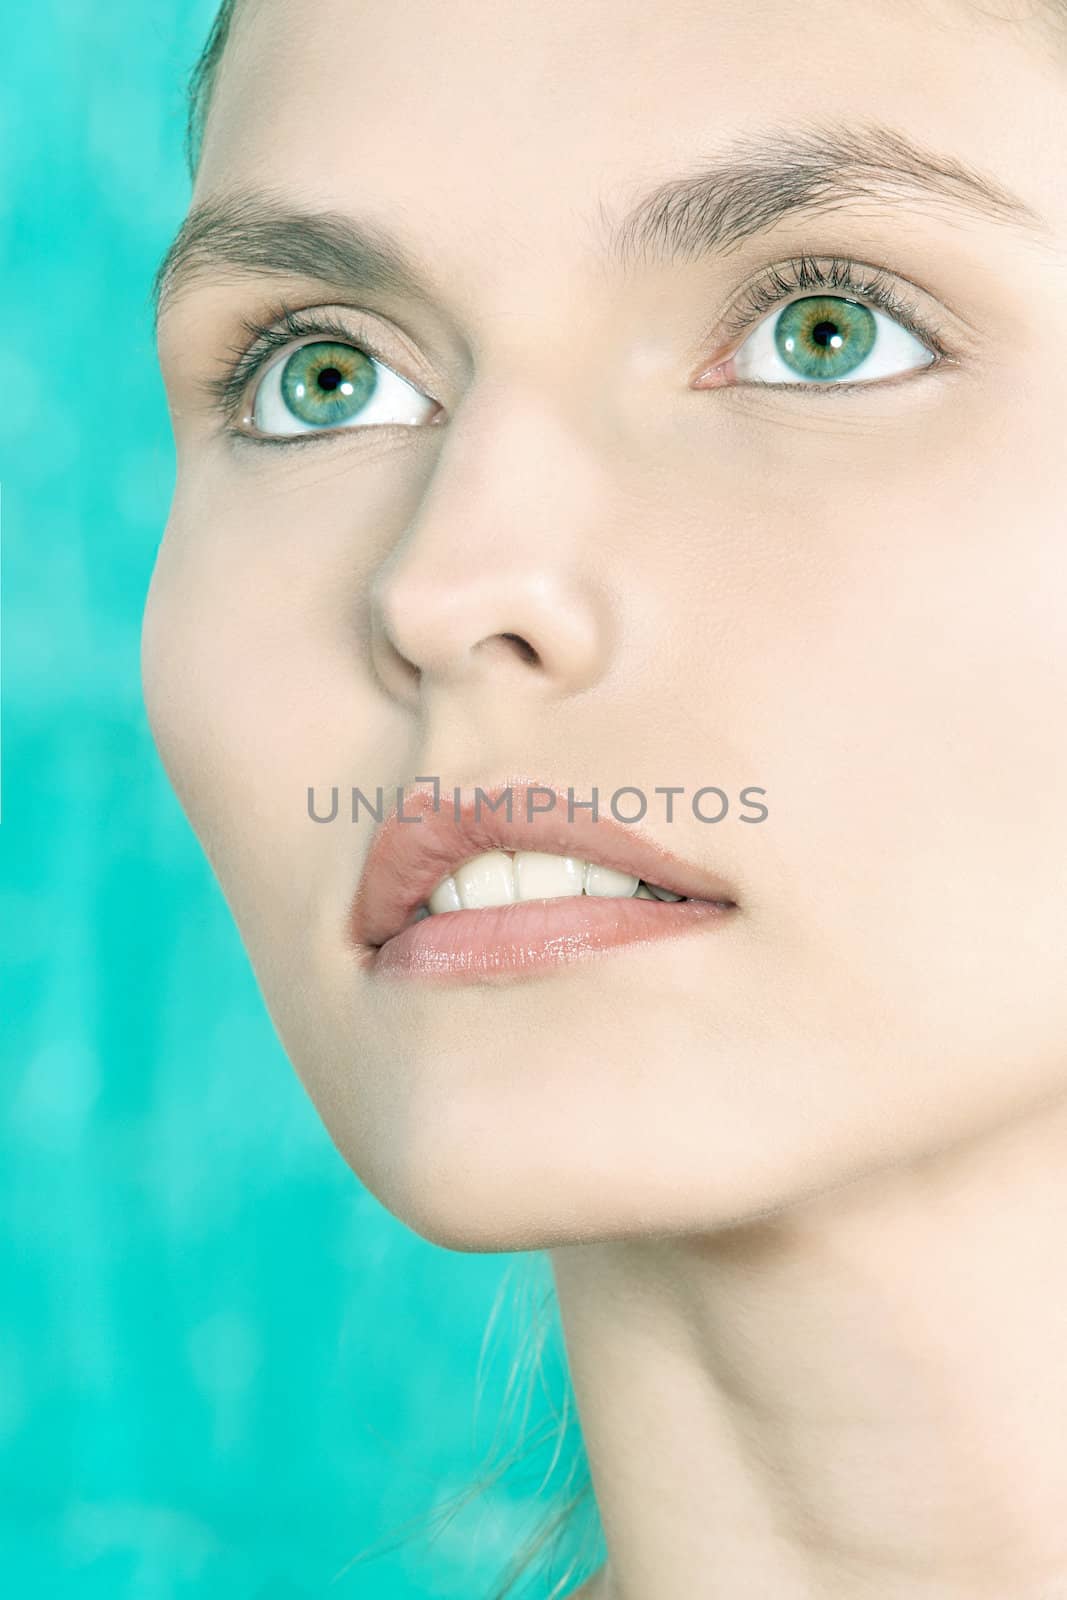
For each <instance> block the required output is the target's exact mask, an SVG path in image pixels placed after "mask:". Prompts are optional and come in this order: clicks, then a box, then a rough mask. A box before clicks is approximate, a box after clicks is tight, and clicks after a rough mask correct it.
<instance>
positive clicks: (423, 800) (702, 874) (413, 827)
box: [350, 781, 736, 947]
mask: <svg viewBox="0 0 1067 1600" xmlns="http://www.w3.org/2000/svg"><path fill="white" fill-rule="evenodd" d="M479 788H480V791H481V795H482V796H487V797H488V799H489V801H492V802H495V801H497V800H498V799H499V798H500V797H501V796H502V794H503V792H504V790H505V789H510V790H511V791H512V802H511V812H512V820H511V821H509V820H508V817H507V814H506V812H505V811H492V810H489V809H488V806H487V804H486V800H485V799H481V801H480V806H479V815H478V816H477V818H476V817H475V794H474V792H473V790H472V791H471V792H470V793H469V795H468V794H467V793H465V792H464V791H462V790H461V791H460V794H459V804H458V806H457V805H456V804H455V801H454V797H453V795H451V794H448V793H447V792H442V794H441V798H440V804H439V806H438V809H437V810H434V805H433V801H434V796H433V792H432V790H428V789H413V790H408V791H407V792H406V793H405V794H404V797H403V806H402V815H401V809H393V810H391V811H390V812H389V814H388V815H387V816H386V817H385V819H384V820H383V821H382V823H381V824H380V826H379V827H378V829H377V831H376V832H375V835H374V838H373V840H372V841H371V846H370V849H369V850H368V852H367V857H366V860H365V862H364V864H363V872H362V875H361V877H360V881H359V887H358V888H357V890H356V894H355V897H354V899H353V902H352V910H351V919H350V929H351V934H352V937H353V939H354V940H355V941H356V942H357V943H358V944H361V945H369V946H372V947H374V946H379V945H382V944H384V943H385V942H386V940H387V939H391V938H393V937H394V936H395V935H396V934H398V933H399V932H400V931H401V930H402V929H403V928H404V927H405V926H406V924H407V922H408V920H409V919H410V917H411V915H412V913H413V912H414V911H416V910H417V908H418V907H419V906H420V905H423V904H425V902H426V901H427V900H428V899H429V897H430V895H431V894H432V893H433V891H434V889H435V888H436V887H437V885H438V884H439V883H440V881H441V879H442V878H444V877H446V876H448V875H449V874H450V873H453V872H455V870H456V868H457V867H459V866H461V865H462V864H463V862H465V861H469V860H470V858H471V857H472V856H476V855H480V854H481V853H482V851H485V850H541V851H547V852H548V853H549V854H552V855H568V856H578V857H580V858H581V859H582V860H584V861H593V862H596V863H597V864H598V865H599V866H603V867H614V868H616V869H617V870H618V871H620V872H628V873H630V874H631V875H632V876H634V877H637V878H643V879H644V880H645V882H646V883H654V884H657V885H658V886H659V887H660V888H662V889H670V890H671V891H672V892H673V893H675V894H678V895H683V896H685V897H686V898H687V899H694V900H720V901H726V902H728V903H729V904H731V905H732V904H735V903H736V901H735V896H734V893H733V890H732V889H731V887H730V885H729V884H728V883H727V882H726V881H725V879H723V878H721V877H719V876H717V875H715V874H713V873H710V872H708V871H706V870H705V869H703V868H701V867H695V866H692V865H690V864H689V863H688V862H685V861H681V860H679V859H678V857H677V856H673V855H671V854H670V852H669V851H667V850H665V849H664V848H663V846H662V845H659V844H656V843H654V842H653V841H652V840H651V839H650V838H649V837H648V835H647V834H641V833H639V832H637V831H635V826H636V825H635V824H632V823H630V824H628V823H620V822H617V821H616V820H615V819H614V818H613V817H611V816H610V815H609V816H604V815H603V814H602V813H601V811H600V797H599V795H598V815H597V818H596V820H595V821H594V819H593V816H592V813H591V812H590V811H589V810H577V809H576V810H575V811H574V819H573V821H569V820H568V816H567V795H566V792H565V791H562V790H559V789H557V788H556V787H555V786H554V785H553V784H547V783H546V784H540V783H539V784H536V785H534V784H531V783H528V782H525V781H524V782H523V783H521V784H520V783H514V782H513V783H510V784H501V785H498V786H496V787H494V788H490V787H488V786H486V785H480V786H479ZM528 788H537V789H538V790H541V791H544V790H551V792H552V794H553V795H554V796H555V804H554V806H553V808H552V809H551V810H546V811H543V812H536V813H535V814H534V815H533V816H532V817H531V819H530V820H529V821H527V818H526V790H527V789H528ZM586 799H587V797H586V796H585V795H581V794H575V805H576V806H577V805H578V804H580V803H581V802H582V801H584V800H586ZM544 803H545V801H544V795H543V793H542V795H541V796H540V798H538V800H537V804H544ZM457 812H458V815H457ZM412 818H417V819H418V820H417V821H413V820H411V819H412Z"/></svg>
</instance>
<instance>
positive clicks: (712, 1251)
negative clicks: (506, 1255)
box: [551, 1107, 1067, 1600]
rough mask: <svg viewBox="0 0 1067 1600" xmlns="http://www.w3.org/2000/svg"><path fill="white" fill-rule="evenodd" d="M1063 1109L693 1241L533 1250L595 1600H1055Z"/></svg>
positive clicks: (1063, 1570)
mask: <svg viewBox="0 0 1067 1600" xmlns="http://www.w3.org/2000/svg"><path fill="white" fill-rule="evenodd" d="M1065 1150H1067V1108H1062V1107H1056V1108H1053V1109H1046V1110H1045V1111H1044V1112H1043V1114H1042V1115H1041V1117H1039V1118H1037V1117H1035V1118H1033V1119H1031V1120H1028V1121H1026V1122H1020V1123H1017V1124H1014V1125H1013V1126H1012V1127H1011V1128H1010V1129H1001V1130H1000V1131H999V1132H998V1134H997V1136H996V1138H995V1139H987V1140H985V1141H984V1142H983V1143H982V1144H980V1145H970V1146H968V1147H966V1148H965V1149H964V1148H960V1149H958V1150H956V1151H953V1152H951V1153H942V1154H940V1155H939V1156H937V1157H936V1158H931V1159H928V1160H924V1161H922V1162H917V1163H915V1164H913V1165H909V1166H904V1167H898V1168H897V1169H895V1170H894V1171H892V1172H891V1173H889V1174H888V1175H887V1174H882V1175H880V1176H879V1177H877V1178H868V1179H866V1180H864V1182H862V1183H856V1184H852V1185H849V1186H847V1187H845V1188H841V1189H838V1190H836V1191H833V1192H831V1193H828V1194H824V1195H821V1196H820V1197H818V1199H816V1200H814V1201H808V1202H806V1203H805V1204H804V1205H803V1206H801V1207H798V1208H796V1209H795V1210H794V1211H792V1212H790V1213H788V1214H786V1213H782V1214H779V1215H776V1216H774V1217H773V1218H771V1219H767V1218H761V1219H760V1220H758V1221H756V1222H753V1223H751V1224H744V1225H740V1226H736V1227H733V1228H730V1229H728V1230H726V1231H723V1232H720V1233H717V1234H714V1235H710V1236H691V1237H686V1238H684V1239H683V1238H679V1239H673V1240H670V1239H662V1238H661V1239H648V1240H633V1241H630V1240H628V1241H622V1242H608V1243H603V1244H595V1245H575V1246H568V1247H564V1248H557V1249H555V1250H553V1251H552V1252H551V1256H552V1264H553V1271H554V1274H555V1279H556V1287H557V1291H558V1295H559V1303H560V1314H561V1319H562V1326H563V1331H564V1335H565V1338H566V1344H567V1352H568V1362H569V1366H570V1372H571V1377H572V1381H573V1384H574V1391H575V1397H576V1400H577V1404H578V1411H579V1415H580V1418H581V1423H582V1432H583V1436H584V1439H585V1445H586V1450H587V1453H588V1457H589V1463H590V1471H591V1474H592V1479H593V1487H594V1490H595V1492H596V1498H597V1504H598V1508H599V1511H600V1518H601V1522H602V1524H603V1528H604V1535H605V1540H606V1544H607V1550H608V1561H607V1564H606V1567H605V1568H604V1569H602V1571H601V1573H600V1574H599V1575H598V1577H597V1579H596V1580H595V1582H594V1584H593V1585H592V1586H591V1587H590V1588H589V1589H583V1590H582V1593H583V1595H587V1594H588V1595H589V1596H590V1597H592V1596H594V1595H595V1596H596V1600H652V1597H655V1600H694V1597H697V1596H699V1597H700V1600H736V1597H737V1596H738V1595H750V1594H752V1595H755V1594H759V1595H771V1594H773V1595H774V1597H775V1600H816V1597H818V1600H823V1597H830V1596H840V1595H842V1594H848V1595H850V1596H853V1595H854V1596H859V1595H862V1596H864V1597H865V1600H867V1597H870V1600H916V1597H917V1596H919V1595H921V1596H922V1600H986V1597H988V1600H1004V1597H1005V1596H1006V1595H1010V1596H1011V1597H1012V1600H1067V1445H1065V1444H1064V1439H1065V1437H1067V1285H1065V1282H1064V1279H1065V1277H1067V1250H1065V1249H1064V1242H1063V1235H1064V1218H1065V1214H1067V1160H1065V1157H1064V1152H1065Z"/></svg>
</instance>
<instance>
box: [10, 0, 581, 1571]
mask: <svg viewBox="0 0 1067 1600" xmlns="http://www.w3.org/2000/svg"><path fill="white" fill-rule="evenodd" d="M212 12H213V6H212V5H211V4H206V3H193V0H185V3H173V4H172V3H167V4H163V3H153V0H112V3H110V4H102V3H101V0H38V3H36V4H34V5H33V6H30V7H26V8H24V9H23V8H20V9H19V16H18V19H17V21H15V20H14V19H12V20H13V25H12V26H11V27H9V28H8V29H7V30H6V33H5V38H4V62H3V67H2V74H3V98H2V102H0V172H2V178H3V184H2V192H3V195H4V206H3V211H2V222H0V229H2V234H0V238H2V243H0V261H2V266H3V280H4V310H5V317H4V321H5V331H4V336H3V339H2V340H0V452H2V454H0V485H2V538H0V620H2V636H0V659H2V691H0V706H2V728H0V737H2V774H0V776H2V820H0V984H2V990H0V1006H2V1012H0V1017H2V1046H0V1048H2V1061H0V1065H2V1073H3V1076H2V1084H3V1095H2V1099H0V1118H2V1124H0V1145H2V1148H0V1173H2V1178H0V1588H2V1592H3V1593H4V1594H5V1595H11V1596H13V1597H14V1596H18V1597H19V1600H23V1597H27V1600H30V1597H32V1600H48V1597H52V1596H62V1597H64V1600H66V1597H67V1596H70V1597H71V1600H74V1597H77V1600H97V1597H99V1600H105V1597H106V1600H117V1597H122V1600H126V1597H130V1600H171V1597H177V1596H182V1597H186V1596H196V1597H198V1600H199V1597H212V1600H214V1597H219V1600H222V1597H225V1600H297V1597H306V1596H312V1595H319V1594H325V1593H327V1592H328V1593H329V1594H330V1595H332V1596H343V1595H373V1596H374V1597H376V1600H400V1597H405V1600H406V1597H409V1596H420V1597H421V1596H428V1595H430V1596H440V1597H447V1596H456V1597H457V1600H458V1597H463V1600H473V1597H474V1596H478V1595H482V1594H487V1593H488V1592H489V1591H488V1584H489V1581H490V1579H491V1578H493V1577H495V1576H496V1575H497V1573H498V1572H499V1570H500V1568H501V1566H502V1564H503V1563H504V1562H505V1560H506V1558H507V1557H508V1556H510V1555H511V1554H512V1553H513V1552H514V1550H515V1549H516V1547H517V1545H518V1544H519V1543H520V1542H521V1539H522V1537H523V1536H524V1535H525V1533H526V1532H528V1531H529V1530H530V1529H531V1528H532V1527H535V1526H537V1525H538V1524H539V1522H540V1520H541V1516H542V1515H543V1513H544V1511H545V1509H546V1506H547V1501H546V1496H545V1493H542V1494H540V1495H538V1492H537V1491H538V1485H539V1482H540V1477H541V1475H542V1474H543V1472H544V1470H545V1468H546V1466H547V1465H548V1463H549V1461H550V1458H551V1452H550V1451H549V1452H547V1453H546V1452H541V1453H540V1454H538V1455H537V1456H535V1457H534V1458H531V1459H532V1462H533V1463H534V1465H532V1466H531V1468H530V1470H529V1471H527V1472H526V1473H525V1475H523V1474H518V1475H515V1474H512V1475H510V1476H509V1478H508V1479H506V1480H505V1482H504V1483H503V1484H502V1485H501V1486H500V1487H498V1488H497V1489H496V1490H495V1491H494V1492H493V1493H492V1494H491V1495H490V1496H489V1497H487V1499H486V1501H485V1502H483V1506H484V1509H483V1510H482V1511H481V1512H479V1511H478V1510H477V1508H476V1507H475V1508H472V1509H471V1510H470V1511H468V1512H466V1513H464V1514H462V1515H461V1516H460V1517H459V1518H457V1520H456V1521H455V1522H454V1523H453V1524H452V1525H451V1527H450V1528H448V1529H447V1531H446V1532H445V1533H443V1534H442V1535H441V1536H440V1537H438V1538H437V1539H436V1540H435V1541H434V1542H433V1543H429V1542H427V1540H426V1539H425V1538H423V1539H419V1538H416V1539H414V1540H412V1541H410V1542H408V1543H407V1544H403V1545H401V1547H400V1548H399V1549H398V1550H395V1551H393V1552H392V1553H389V1554H386V1555H383V1556H381V1557H380V1558H378V1559H375V1560H373V1561H367V1562H364V1563H362V1564H361V1565H358V1566H356V1567H354V1568H353V1569H352V1570H351V1572H350V1573H349V1574H348V1575H347V1576H346V1577H344V1578H339V1579H338V1581H337V1582H335V1583H333V1584H332V1585H331V1584H330V1580H331V1578H333V1577H334V1575H335V1574H337V1573H338V1572H339V1571H340V1569H342V1568H343V1566H344V1564H345V1563H346V1562H347V1561H348V1560H350V1558H351V1557H352V1556H353V1555H355V1554H356V1553H357V1552H358V1551H359V1550H361V1549H362V1548H364V1547H365V1546H366V1545H368V1544H371V1543H373V1542H374V1541H375V1540H377V1539H379V1538H381V1537H382V1536H383V1535H386V1534H387V1533H389V1531H390V1530H391V1529H393V1528H394V1527H395V1526H396V1525H397V1524H399V1523H401V1522H402V1521H403V1520H404V1519H405V1518H408V1517H410V1516H414V1515H415V1514H417V1513H420V1512H425V1511H426V1510H428V1509H429V1508H430V1507H431V1506H432V1505H433V1504H434V1503H435V1502H436V1501H437V1500H438V1499H439V1497H440V1496H442V1495H447V1494H448V1493H449V1492H450V1491H452V1490H455V1489H458V1488H461V1487H462V1486H463V1485H464V1484H466V1483H467V1482H468V1481H470V1480H471V1478H472V1477H473V1476H474V1475H475V1473H476V1472H477V1469H478V1467H479V1465H480V1464H481V1463H482V1461H483V1457H484V1455H485V1451H486V1449H487V1447H488V1445H489V1443H490V1441H491V1436H492V1434H493V1431H494V1428H495V1425H496V1422H497V1420H498V1418H499V1414H500V1407H501V1402H502V1399H503V1392H504V1384H505V1382H506V1378H507V1369H508V1364H509V1361H510V1358H511V1355H512V1353H513V1351H514V1347H515V1340H516V1337H517V1334H518V1332H519V1331H520V1330H521V1328H522V1327H523V1326H524V1325H525V1321H524V1317H525V1313H524V1312H523V1311H522V1304H521V1302H520V1303H519V1304H518V1305H517V1306H516V1310H515V1315H514V1317H513V1318H511V1317H509V1312H508V1306H509V1305H511V1304H512V1302H511V1301H510V1300H508V1299H505V1300H504V1301H503V1302H502V1304H503V1310H502V1311H501V1320H500V1322H499V1323H498V1328H500V1329H502V1330H503V1332H502V1335H501V1336H500V1337H499V1338H497V1337H495V1336H494V1340H493V1341H491V1342H490V1346H489V1355H488V1358H487V1359H488V1361H489V1366H488V1369H487V1383H486V1389H485V1394H484V1398H483V1400H482V1405H481V1411H480V1413H479V1418H480V1420H479V1425H478V1428H477V1429H476V1430H475V1429H474V1428H473V1427H472V1418H473V1413H474V1403H475V1398H476V1388H477V1385H476V1377H477V1367H478V1357H479V1350H480V1347H481V1344H482V1338H483V1334H484V1332H485V1330H486V1324H487V1320H488V1318H489V1315H490V1312H491V1310H492V1308H493V1305H494V1303H495V1300H496V1296H497V1292H498V1290H504V1291H506V1290H507V1284H505V1283H504V1282H503V1281H502V1280H503V1275H504V1273H505V1272H506V1271H508V1270H510V1269H512V1268H516V1269H519V1273H520V1276H519V1279H518V1282H519V1283H520V1284H521V1282H522V1281H523V1279H522V1273H524V1272H526V1271H527V1270H528V1269H534V1270H537V1271H539V1272H540V1271H541V1270H542V1269H543V1271H544V1273H545V1274H546V1275H547V1263H546V1261H545V1258H543V1257H528V1258H518V1257H508V1256H476V1255H463V1254H459V1253H453V1252H449V1251H445V1250H442V1249H439V1248H437V1247H435V1246H431V1245H429V1244H427V1243H426V1242H425V1241H423V1240H420V1239H419V1238H417V1237H416V1236H415V1235H413V1234H412V1233H410V1232H409V1231H408V1230H407V1229H406V1228H404V1227H403V1226H402V1225H401V1224H399V1223H397V1222H396V1221H395V1220H394V1219H393V1218H392V1217H391V1216H390V1215H389V1214H388V1213H387V1212H386V1211H385V1210H384V1209H383V1208H382V1207H381V1206H380V1204H379V1203H378V1202H377V1201H376V1200H375V1199H374V1198H373V1197H372V1196H371V1195H369V1194H368V1193H367V1192H366V1191H365V1190H364V1189H363V1187H362V1186H361V1184H360V1183H359V1182H358V1180H357V1179H356V1178H355V1176H354V1175H353V1174H352V1173H351V1172H350V1171H349V1169H348V1168H347V1167H346V1166H345V1165H344V1163H343V1162H342V1161H341V1158H340V1157H339V1156H338V1154H337V1153H336V1151H335V1150H334V1148H333V1145H332V1144H331V1142H330V1141H329V1139H328V1138H327V1136H326V1133H325V1132H324V1130H323V1128H322V1126H321V1124H320V1123H319V1121H318V1118H317V1116H316V1114H315V1112H314V1110H313V1108H312V1106H311V1103H310V1101H309V1100H308V1099H307V1097H306V1095H305V1093H304V1091H303V1089H302V1088H301V1087H300V1085H299V1083H298V1080H297V1078H296V1076H295V1074H294V1072H293V1071H292V1069H291V1067H290V1066H289V1064H288V1062H287V1061H286V1059H285V1057H284V1056H283V1054H282V1052H281V1049H280V1046H279V1045H278V1043H277V1041H276V1039H275V1037H274V1034H273V1031H272V1029H271V1026H270V1023H269V1021H268V1019H267V1016H266V1013H265V1011H264V1008H263V1005H262V1002H261V1000H260V998H259V995H258V992H257V990H256V988H255V985H254V983H253V980H252V977H251V974H250V971H249V969H248V966H247V962H246V960H245V957H244V954H243V951H242V949H241V946H240V944H239V941H238V938H237V934H236V932H235V930H234V928H233V926H232V924H231V922H230V918H229V915H228V912H227V911H226V909H225V906H224V904H223V901H222V898H221V895H220V893H219V891H218V890H217V888H216V886H215V883H214V880H213V878H212V876H211V874H210V871H209V869H208V867H207V865H206V862H205V860H204V858H203V857H202V855H201V852H200V849H199V846H198V845H197V843H196V841H195V839H194V837H193V835H192V833H191V831H190V830H189V828H188V826H187V824H186V822H185V820H184V817H183V816H182V814H181V812H180V810H179V807H178V805H177V802H176V800H175V798H174V796H173V795H172V794H171V792H170V789H169V788H168V786H167V783H166V781H165V778H164V775H163V772H162V769H161V767H160V765H159V762H158V759H157V757H156V755H155V751H154V748H153V746H152V744H151V741H150V737H149V733H148V728H147V724H146V720H145V715H144V710H143V707H142V704H141V697H140V682H139V674H138V644H139V627H140V616H141V608H142V604H143V599H144V594H145V590H146V587H147V584H148V579H149V574H150V572H151V566H152V561H153V558H154V554H155V549H156V545H157V543H158V540H159V537H160V534H161V531H162V528H163V525H164V522H165V519H166V512H167V506H168V501H169V497H170V492H171V482H172V471H173V454H172V445H171V439H170V431H169V425H168V421H167V415H166V410H165V405H164V397H163V392H162V386H161V383H160V379H159V377H158V373H157V370H156V365H155V356H154V350H153V346H152V338H151V331H150V321H149V313H148V305H147V290H148V285H149V282H150V279H151V275H152V272H153V270H154V268H155V265H156V263H157V261H158V259H159V257H160V256H161V254H162V252H163V250H164V248H165V246H166V245H167V243H168V241H169V239H170V237H171V235H172V234H173V232H174V229H175V228H176V227H177V225H178V223H179V221H180V219H181V216H182V214H183V211H184V209H185V205H186V202H187V197H188V181H187V178H186V174H185V171H184V166H183V158H182V134H183V119H184V105H183V83H184V78H185V74H186V73H187V71H188V69H189V67H190V66H191V64H192V62H193V60H194V58H195V56H196V53H197V51H198V49H199V46H200V43H201V41H202V39H203V37H204V36H205V34H206V32H207V28H208V26H209V23H210V19H211V15H212ZM544 1281H546V1282H547V1276H545V1278H544ZM553 1307H554V1303H553ZM559 1360H560V1358H559V1342H558V1328H557V1329H556V1331H555V1332H554V1333H553V1334H552V1336H551V1338H550V1345H549V1356H548V1363H547V1367H548V1377H547V1386H546V1389H545V1390H543V1391H542V1390H541V1389H540V1387H538V1389H537V1390H536V1392H535V1395H534V1403H533V1407H532V1410H531V1412H530V1426H531V1427H535V1426H538V1425H539V1424H540V1422H541V1421H543V1419H544V1418H545V1417H549V1405H550V1401H549V1398H548V1397H549V1395H551V1397H552V1400H554V1401H557V1402H558V1400H559V1397H560V1396H561V1394H562V1392H563V1384H564V1371H563V1369H562V1368H561V1367H560V1366H559ZM553 1362H554V1363H555V1368H556V1376H555V1377H553V1376H552V1372H553ZM517 1437H519V1435H518V1432H517V1430H514V1429H513V1430H512V1432H511V1433H510V1434H509V1435H508V1436H507V1438H506V1439H505V1443H507V1444H510V1443H511V1442H513V1441H514V1440H515V1439H516V1438H517ZM563 1460H564V1463H565V1462H566V1453H565V1454H564V1458H563ZM555 1482H556V1477H553V1478H552V1479H551V1480H550V1482H549V1486H548V1487H549V1489H551V1487H552V1484H554V1483H555ZM523 1592H524V1593H525V1592H527V1591H525V1590H524V1591H523ZM529 1592H531V1593H534V1594H538V1593H547V1584H543V1585H542V1587H541V1588H540V1589H539V1588H537V1587H536V1586H535V1587H534V1588H533V1589H532V1590H531V1591H529Z"/></svg>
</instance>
